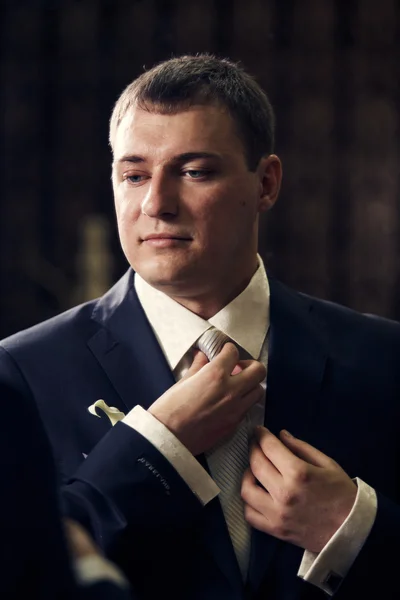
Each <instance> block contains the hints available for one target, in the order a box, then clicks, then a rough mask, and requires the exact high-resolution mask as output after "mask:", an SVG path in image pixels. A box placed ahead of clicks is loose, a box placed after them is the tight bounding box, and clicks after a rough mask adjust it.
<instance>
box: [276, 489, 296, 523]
mask: <svg viewBox="0 0 400 600" xmlns="http://www.w3.org/2000/svg"><path fill="white" fill-rule="evenodd" d="M279 500H280V502H281V505H282V508H281V513H280V514H281V517H282V519H284V520H285V519H286V518H287V512H286V509H287V508H290V507H292V506H294V505H295V504H297V503H298V502H299V492H298V490H297V489H296V488H294V487H289V488H283V489H281V491H280V493H279Z"/></svg>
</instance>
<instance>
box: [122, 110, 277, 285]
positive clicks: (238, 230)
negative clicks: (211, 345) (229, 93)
mask: <svg viewBox="0 0 400 600" xmlns="http://www.w3.org/2000/svg"><path fill="white" fill-rule="evenodd" d="M277 160H278V159H277ZM264 179H265V174H264V167H262V168H261V167H260V168H259V169H258V170H257V171H256V172H254V173H253V172H250V171H249V169H248V167H247V164H246V158H245V154H244V148H243V144H242V142H241V141H240V139H239V137H238V136H237V134H236V132H235V126H234V122H233V120H232V118H231V117H230V115H229V114H228V113H227V112H226V111H225V110H223V109H222V108H220V107H218V106H193V107H191V108H189V109H187V110H184V111H182V112H179V113H176V114H172V115H170V114H167V115H166V114H159V113H156V112H147V111H145V110H141V109H139V108H134V109H132V110H130V111H129V112H128V113H127V114H126V115H125V117H124V119H123V120H122V122H121V123H120V125H119V127H118V130H117V133H116V137H115V140H114V163H113V188H114V196H115V205H116V212H117V220H118V228H119V234H120V238H121V244H122V248H123V250H124V252H125V255H126V257H127V259H128V261H129V263H130V264H131V266H132V268H133V269H134V270H135V271H137V272H138V273H139V274H140V275H141V276H142V277H143V279H145V280H146V281H147V282H148V283H149V284H150V285H152V286H153V287H156V288H158V289H161V290H162V291H164V292H166V293H169V294H170V295H172V296H174V295H176V296H188V297H189V296H191V295H193V296H194V295H196V294H197V295H201V294H209V293H215V292H216V291H217V290H218V287H220V286H223V285H224V286H228V287H229V286H230V287H234V286H235V285H238V284H240V281H241V280H242V279H245V278H246V277H248V278H250V277H251V275H252V273H253V272H254V270H255V265H256V250H257V225H258V213H259V212H260V210H263V209H265V207H264V205H265V193H264V191H263V181H264ZM267 198H268V196H267ZM263 207H264V208H263Z"/></svg>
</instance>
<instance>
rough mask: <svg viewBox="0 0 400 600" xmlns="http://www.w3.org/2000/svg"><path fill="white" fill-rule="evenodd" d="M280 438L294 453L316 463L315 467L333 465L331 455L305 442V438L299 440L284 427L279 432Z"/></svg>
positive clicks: (306, 460) (313, 463)
mask: <svg viewBox="0 0 400 600" xmlns="http://www.w3.org/2000/svg"><path fill="white" fill-rule="evenodd" d="M279 437H280V440H281V442H282V443H283V444H285V446H286V448H289V450H290V451H291V452H293V454H295V455H296V456H298V457H299V458H301V459H302V460H304V461H305V462H307V463H308V464H310V465H314V466H315V467H328V466H332V462H334V461H333V460H332V459H331V458H329V456H327V455H326V454H324V453H323V452H321V451H320V450H317V448H314V446H311V444H307V442H303V440H299V439H298V438H296V437H294V436H293V435H292V434H291V433H289V432H288V431H286V429H282V431H281V432H280V434H279Z"/></svg>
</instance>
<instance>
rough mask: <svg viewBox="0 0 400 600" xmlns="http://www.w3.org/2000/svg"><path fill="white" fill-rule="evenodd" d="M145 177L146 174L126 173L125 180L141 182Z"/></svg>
mask: <svg viewBox="0 0 400 600" xmlns="http://www.w3.org/2000/svg"><path fill="white" fill-rule="evenodd" d="M145 179H147V176H146V175H128V176H127V177H125V180H126V181H129V182H130V183H141V182H142V181H144V180H145Z"/></svg>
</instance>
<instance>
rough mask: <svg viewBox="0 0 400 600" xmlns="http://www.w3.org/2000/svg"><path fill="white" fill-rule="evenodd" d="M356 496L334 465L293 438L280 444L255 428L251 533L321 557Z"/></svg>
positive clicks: (245, 494)
mask: <svg viewBox="0 0 400 600" xmlns="http://www.w3.org/2000/svg"><path fill="white" fill-rule="evenodd" d="M257 480H258V481H259V482H260V483H261V485H262V486H263V488H264V489H263V488H262V487H260V486H259V485H258V484H257ZM356 495H357V486H356V484H355V483H354V482H353V481H352V480H351V479H350V477H349V476H348V475H347V474H346V473H345V472H344V471H343V469H342V468H341V467H340V466H339V465H338V464H337V463H336V462H335V461H334V460H332V459H331V458H329V457H328V456H326V455H325V454H323V453H322V452H320V451H319V450H317V449H316V448H314V447H313V446H310V445H309V444H307V443H306V442H303V441H301V440H299V439H297V438H295V437H293V436H291V435H290V434H289V433H288V432H285V431H281V433H280V440H279V439H278V438H277V437H275V436H274V435H273V434H272V433H271V432H270V431H268V429H265V427H257V428H256V442H255V443H254V444H253V446H252V449H251V451H250V468H249V469H248V470H247V471H246V473H245V475H244V477H243V483H242V498H243V500H244V502H245V518H246V520H247V521H248V522H249V523H250V525H252V527H255V528H256V529H259V530H260V531H263V532H265V533H269V534H270V535H273V536H274V537H277V538H279V539H281V540H285V541H287V542H290V543H292V544H295V545H296V546H300V547H301V548H304V549H305V550H310V551H311V552H320V551H321V550H322V549H323V548H324V546H325V545H326V544H327V542H328V541H329V540H330V538H331V537H332V536H333V534H334V533H335V532H336V531H337V530H338V529H339V527H340V526H341V525H342V523H343V521H344V520H345V519H346V517H347V516H348V514H349V513H350V511H351V509H352V507H353V504H354V501H355V498H356Z"/></svg>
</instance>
